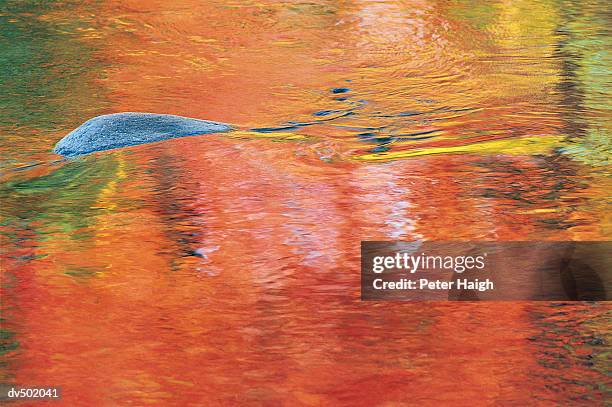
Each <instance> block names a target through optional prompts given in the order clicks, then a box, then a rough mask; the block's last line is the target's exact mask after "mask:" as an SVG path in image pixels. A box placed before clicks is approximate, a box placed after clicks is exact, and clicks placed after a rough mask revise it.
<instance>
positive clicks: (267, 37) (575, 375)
mask: <svg viewBox="0 0 612 407" xmlns="http://www.w3.org/2000/svg"><path fill="white" fill-rule="evenodd" d="M609 21H610V11H609V5H608V4H607V2H605V1H596V0H591V1H584V2H580V4H578V3H576V2H570V1H552V0H551V1H546V0H538V1H512V2H510V1H497V0H495V1H462V0H455V1H391V0H388V1H367V0H363V1H317V2H299V1H286V2H271V1H257V2H255V1H253V2H251V1H240V2H237V1H236V2H227V1H207V2H199V1H190V0H183V1H178V2H158V1H135V0H112V1H91V2H77V1H62V2H59V1H57V2H56V1H48V2H44V3H41V2H38V1H33V0H27V1H17V0H14V1H13V0H9V1H6V2H4V3H3V5H2V6H1V9H0V32H1V34H2V36H1V37H0V38H1V39H0V47H1V48H2V53H1V54H0V55H1V57H0V58H2V60H1V63H0V76H1V79H2V80H0V87H1V89H2V95H3V97H2V100H0V112H1V113H0V134H2V137H1V139H0V163H1V165H2V173H3V175H2V178H1V179H0V181H1V182H2V183H1V184H0V199H1V202H2V220H1V224H0V228H1V235H0V236H1V237H0V238H1V239H2V248H3V252H2V254H1V256H2V257H1V261H2V288H1V289H2V291H1V294H2V318H3V319H2V331H1V335H0V340H1V341H2V344H1V351H2V356H3V361H4V362H3V363H2V365H0V369H1V370H0V372H1V377H0V380H1V381H2V382H7V383H18V384H49V385H60V386H62V387H63V395H64V399H63V400H62V402H61V403H59V404H58V405H70V406H73V405H84V406H91V405H105V406H106V405H108V406H111V405H130V404H132V405H145V404H157V405H181V406H185V405H211V406H212V405H266V406H272V405H292V406H293V405H295V406H297V405H305V406H307V405H313V406H317V405H330V406H331V405H334V406H335V405H346V406H358V405H363V406H372V405H381V406H391V405H415V404H418V405H432V406H439V405H449V404H455V405H457V404H458V405H464V404H466V403H468V402H469V404H474V405H529V404H533V403H537V404H541V405H590V404H593V405H600V404H603V403H604V401H605V399H606V392H607V391H608V390H607V389H608V387H606V386H607V385H608V384H609V376H608V374H609V368H608V366H609V365H608V363H609V361H608V359H607V357H608V356H607V355H608V352H609V343H610V335H609V327H610V319H609V318H610V316H609V312H610V307H609V305H608V304H606V303H574V304H559V303H554V304H551V303H537V304H536V303H486V304H475V303H472V304H471V303H363V302H360V301H359V274H358V269H359V243H360V241H361V240H377V239H378V240H414V239H425V240H467V239H471V240H479V239H480V240H609V239H610V215H609V214H610V207H609V201H610V193H609V191H610V190H611V189H610V186H611V185H610V178H609V176H610V167H609V165H610V161H609V159H610V130H611V129H610V120H609V118H610V103H609V100H610V96H611V86H612V81H611V80H610V64H611V61H610V55H609V50H610V45H611V44H610V41H611V40H610V28H609V27H610V25H609ZM122 111H144V112H156V113H168V114H177V115H182V116H187V117H195V118H201V119H206V120H214V121H219V122H226V123H232V124H235V125H236V126H238V127H239V128H240V130H239V131H237V132H235V133H231V134H227V135H205V136H202V137H189V138H184V139H177V140H171V141H166V142H161V143H156V144H150V145H142V146H137V147H131V148H128V149H122V150H117V151H112V152H104V153H97V154H93V155H90V156H86V157H82V158H78V159H74V160H71V161H61V162H56V161H54V160H56V159H57V158H58V157H57V156H55V155H54V154H53V153H51V150H52V148H53V145H54V144H55V143H56V142H57V141H58V140H59V139H61V138H62V137H63V136H64V135H65V134H67V133H68V132H69V131H71V130H72V129H74V128H75V127H77V126H78V125H80V124H81V123H82V122H84V121H85V120H87V119H89V118H91V117H93V116H96V115H100V114H108V113H115V112H122ZM32 165H33V166H32Z"/></svg>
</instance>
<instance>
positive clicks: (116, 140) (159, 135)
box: [53, 112, 233, 157]
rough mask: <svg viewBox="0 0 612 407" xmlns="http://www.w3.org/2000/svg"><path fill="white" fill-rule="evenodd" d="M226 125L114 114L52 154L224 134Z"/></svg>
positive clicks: (71, 154) (69, 154) (98, 119)
mask: <svg viewBox="0 0 612 407" xmlns="http://www.w3.org/2000/svg"><path fill="white" fill-rule="evenodd" d="M232 129H233V128H232V127H231V126H230V125H227V124H224V123H217V122H210V121H206V120H198V119H191V118H189V117H181V116H174V115H170V114H154V113H132V112H129V113H115V114H107V115H103V116H98V117H94V118H93V119H90V120H88V121H86V122H85V123H83V124H82V125H81V126H80V127H78V128H76V129H75V130H73V131H71V132H70V133H69V134H68V135H66V136H65V137H64V138H63V139H61V140H60V141H59V142H58V143H57V144H56V145H55V148H54V149H53V151H54V152H55V153H57V154H61V155H63V156H67V157H74V156H77V155H83V154H89V153H93V152H94V151H104V150H111V149H115V148H120V147H127V146H136V145H139V144H145V143H153V142H156V141H162V140H168V139H173V138H179V137H188V136H197V135H201V134H210V133H224V132H228V131H231V130H232Z"/></svg>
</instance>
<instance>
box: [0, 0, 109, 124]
mask: <svg viewBox="0 0 612 407" xmlns="http://www.w3.org/2000/svg"><path fill="white" fill-rule="evenodd" d="M79 3H82V2H76V1H72V2H71V1H68V2H63V1H62V2H60V1H36V0H9V1H4V2H2V5H0V93H1V94H2V98H1V99H0V126H7V127H13V126H16V127H22V126H23V127H27V128H36V129H42V130H46V129H53V128H58V127H59V128H63V127H65V126H67V125H68V124H70V125H72V124H73V123H78V122H80V121H82V118H83V117H84V112H85V111H86V110H88V109H91V108H92V106H95V107H96V109H100V108H101V107H102V106H103V105H104V101H103V100H102V98H101V96H100V95H101V93H102V90H101V89H100V87H99V86H98V85H95V84H94V83H93V79H95V78H96V77H97V76H99V72H100V70H101V68H102V67H103V66H104V63H103V62H102V61H101V60H100V59H97V58H95V57H94V56H93V54H94V51H95V47H94V45H93V44H94V41H84V40H83V38H82V37H83V32H84V31H79V29H80V28H84V27H87V26H90V25H91V24H92V21H88V20H93V14H91V17H84V16H85V15H89V13H88V14H85V13H84V11H83V10H82V9H79V10H78V12H76V10H75V12H74V13H70V12H66V10H70V9H74V8H75V7H76V6H77V5H78V4H79ZM94 4H95V3H94ZM89 7H91V6H89ZM56 10H58V11H59V10H61V11H62V14H61V15H63V16H64V17H63V18H59V17H54V15H53V14H50V15H46V16H45V14H48V13H52V12H54V11H56ZM65 16H70V19H67V18H66V17H65ZM43 17H44V18H43Z"/></svg>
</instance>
